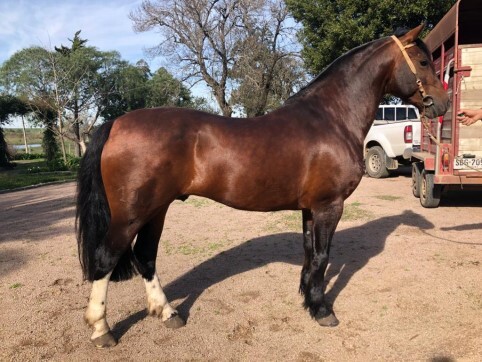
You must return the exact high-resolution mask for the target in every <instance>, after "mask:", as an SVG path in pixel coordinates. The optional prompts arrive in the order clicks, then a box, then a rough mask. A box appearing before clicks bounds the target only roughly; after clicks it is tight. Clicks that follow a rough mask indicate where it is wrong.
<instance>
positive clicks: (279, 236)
mask: <svg viewBox="0 0 482 362" xmlns="http://www.w3.org/2000/svg"><path fill="white" fill-rule="evenodd" d="M410 182H411V180H410V177H409V175H407V174H399V175H395V176H394V177H391V178H388V179H384V180H375V179H370V178H363V180H362V182H361V184H360V186H359V187H358V189H357V190H356V191H355V193H354V194H353V195H352V196H351V197H350V198H349V199H348V200H347V202H346V204H345V205H346V208H345V215H344V217H343V219H342V221H341V222H340V224H339V226H338V229H337V232H336V235H335V239H334V245H333V248H332V254H331V264H330V265H329V269H328V272H327V276H328V277H327V280H328V281H329V282H328V286H327V298H328V300H329V301H331V302H332V303H333V304H334V309H335V312H336V315H337V317H338V319H339V320H340V325H339V326H338V327H336V328H323V327H320V326H318V324H317V323H316V322H314V321H313V320H311V319H310V317H309V315H308V313H307V312H306V311H305V310H304V309H303V308H302V306H301V304H302V297H301V296H300V295H299V294H298V283H299V273H300V270H301V263H302V260H303V250H302V244H301V239H302V236H301V233H300V215H299V214H300V213H294V212H279V213H250V212H242V211H238V210H233V209H230V208H227V207H225V206H222V205H220V204H216V203H214V202H211V201H209V200H205V199H201V198H194V197H191V198H189V199H188V200H187V201H186V202H184V203H182V202H180V201H179V202H176V203H174V204H173V205H172V206H171V208H170V210H169V213H168V217H167V221H166V227H165V230H164V234H163V236H162V240H161V244H160V248H159V255H158V260H157V268H158V271H159V274H160V277H161V281H162V283H163V285H164V286H165V288H164V290H165V292H166V294H167V296H168V298H169V299H170V300H171V301H172V304H173V305H174V306H177V308H178V309H179V311H180V313H181V315H182V316H184V317H186V318H187V325H186V327H184V328H181V329H178V330H169V329H166V328H165V327H164V326H163V324H162V322H161V321H160V320H159V319H156V318H153V317H150V316H147V315H146V311H145V306H146V297H145V292H144V285H143V283H142V280H141V279H140V278H139V277H137V278H134V279H132V280H130V281H127V282H123V283H111V284H110V286H109V297H108V321H109V323H110V325H111V327H112V329H113V333H114V335H115V336H116V337H117V338H119V344H118V345H117V346H116V347H115V348H113V349H108V350H96V349H95V348H94V347H93V346H92V345H91V343H90V341H89V336H90V333H91V331H90V330H89V328H88V327H87V326H86V325H85V324H84V322H83V319H82V315H83V312H84V308H85V307H86V304H87V299H88V295H89V293H90V284H89V283H87V282H83V281H82V277H81V271H80V267H79V262H78V258H77V246H76V241H75V236H74V194H75V184H73V183H67V184H61V185H52V186H45V187H40V188H35V189H30V190H25V191H19V192H11V193H6V194H1V195H0V210H1V217H0V294H1V298H0V360H1V361H27V360H28V361H30V360H41V359H48V360H55V361H67V360H69V361H83V360H89V361H104V360H115V361H131V360H133V361H134V360H135V361H148V360H160V361H171V360H182V361H184V360H202V361H204V360H220V361H248V360H249V361H372V360H378V361H401V360H405V361H412V360H420V361H428V360H432V361H480V360H482V287H481V286H482V273H481V259H482V238H481V228H482V197H481V194H480V193H467V194H460V193H458V194H457V193H455V194H451V195H448V196H446V197H445V199H444V201H443V202H442V206H441V207H440V208H437V209H424V208H422V207H421V205H420V203H419V200H418V199H416V198H414V197H413V196H412V194H411V190H410Z"/></svg>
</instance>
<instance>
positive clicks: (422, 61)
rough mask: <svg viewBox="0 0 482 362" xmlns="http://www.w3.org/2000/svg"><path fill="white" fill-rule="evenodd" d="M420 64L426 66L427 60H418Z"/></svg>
mask: <svg viewBox="0 0 482 362" xmlns="http://www.w3.org/2000/svg"><path fill="white" fill-rule="evenodd" d="M420 65H421V66H422V67H426V66H427V65H428V61H427V60H421V61H420Z"/></svg>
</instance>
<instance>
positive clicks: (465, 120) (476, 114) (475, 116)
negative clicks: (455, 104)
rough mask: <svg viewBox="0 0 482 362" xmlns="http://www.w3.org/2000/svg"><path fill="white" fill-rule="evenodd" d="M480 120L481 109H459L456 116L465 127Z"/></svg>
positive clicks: (481, 116)
mask: <svg viewBox="0 0 482 362" xmlns="http://www.w3.org/2000/svg"><path fill="white" fill-rule="evenodd" d="M480 119H482V109H461V110H460V111H459V113H458V115H457V120H458V121H459V122H460V123H462V124H463V125H465V126H470V125H471V124H473V123H475V122H477V121H478V120H480Z"/></svg>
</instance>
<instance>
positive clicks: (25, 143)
mask: <svg viewBox="0 0 482 362" xmlns="http://www.w3.org/2000/svg"><path fill="white" fill-rule="evenodd" d="M21 117H22V131H23V144H24V145H25V153H30V150H29V149H28V142H27V132H25V120H24V118H23V114H22V116H21Z"/></svg>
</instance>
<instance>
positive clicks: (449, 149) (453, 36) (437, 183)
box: [412, 0, 482, 207]
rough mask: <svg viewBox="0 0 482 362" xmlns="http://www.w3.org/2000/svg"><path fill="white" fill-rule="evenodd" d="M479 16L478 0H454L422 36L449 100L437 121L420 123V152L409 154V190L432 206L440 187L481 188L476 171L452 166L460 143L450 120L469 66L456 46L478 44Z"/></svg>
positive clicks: (481, 7)
mask: <svg viewBox="0 0 482 362" xmlns="http://www.w3.org/2000/svg"><path fill="white" fill-rule="evenodd" d="M481 21H482V1H480V0H459V1H457V3H456V4H455V5H454V6H453V7H452V8H451V9H450V10H449V12H447V14H446V15H445V16H444V17H443V18H442V20H441V21H440V22H439V23H438V24H437V25H436V26H435V27H434V29H433V30H432V31H431V32H430V33H429V34H428V35H427V37H426V38H425V39H424V42H425V44H426V45H427V47H428V48H429V50H430V52H431V53H432V56H433V59H434V65H435V69H436V71H437V73H439V74H440V79H441V81H444V75H447V76H450V78H449V80H448V86H449V87H448V92H449V96H450V98H451V103H452V106H451V108H450V109H449V110H448V112H447V113H446V114H445V115H444V116H443V120H442V118H440V119H433V120H430V121H429V123H428V129H426V128H425V127H424V126H423V125H422V127H421V132H422V134H421V145H420V151H419V152H414V153H413V154H412V157H414V158H415V159H418V160H419V162H416V163H414V164H413V169H412V191H413V194H414V196H416V197H420V202H421V204H422V206H424V207H438V205H439V202H440V198H441V194H442V191H443V190H447V189H450V188H458V189H461V188H462V189H468V188H471V189H474V188H477V189H478V188H479V187H480V188H481V189H482V170H480V171H476V170H473V171H466V170H465V171H463V170H457V169H454V160H455V158H456V157H457V156H458V155H459V146H460V145H459V141H460V139H459V134H460V124H459V122H457V119H456V116H457V113H458V110H459V109H460V108H461V107H460V104H461V96H462V91H461V87H460V86H461V82H462V81H463V79H464V78H465V77H470V75H471V72H472V68H471V67H470V66H463V64H462V49H464V48H471V47H472V48H482V31H481V29H480V24H481ZM447 69H448V71H447ZM445 79H447V77H446V78H445ZM480 104H481V105H482V98H481V99H480ZM439 121H440V122H439ZM430 134H432V135H433V136H434V137H436V138H437V142H434V141H433V140H432V139H431V138H430ZM465 185H467V187H464V186H465Z"/></svg>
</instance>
